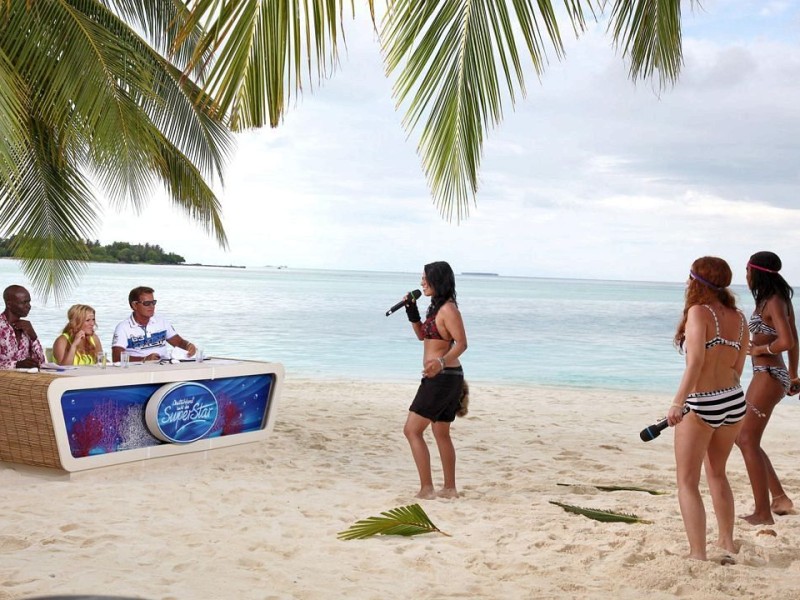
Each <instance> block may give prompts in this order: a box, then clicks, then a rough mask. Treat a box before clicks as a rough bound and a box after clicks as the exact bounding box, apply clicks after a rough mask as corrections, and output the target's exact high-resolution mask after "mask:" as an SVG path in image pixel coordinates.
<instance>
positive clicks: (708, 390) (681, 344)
mask: <svg viewBox="0 0 800 600" xmlns="http://www.w3.org/2000/svg"><path fill="white" fill-rule="evenodd" d="M731 277H732V274H731V269H730V267H729V266H728V263H726V262H725V261H724V260H722V259H721V258H716V257H713V256H706V257H703V258H698V259H697V260H696V261H694V263H692V268H691V270H690V271H689V280H688V281H687V283H686V301H685V304H684V309H683V318H682V319H681V322H680V323H679V324H678V328H677V331H676V332H675V344H676V346H677V347H678V349H679V350H680V351H681V352H682V353H685V354H686V368H685V369H684V373H683V377H682V378H681V382H680V385H679V386H678V391H677V392H676V393H675V396H674V399H673V401H672V405H671V406H670V408H669V412H668V413H667V421H668V423H669V424H670V425H671V426H676V427H675V465H676V471H677V473H676V478H677V483H678V502H679V504H680V509H681V516H682V517H683V525H684V528H685V529H686V537H687V538H688V540H689V558H693V559H697V560H706V559H707V554H706V511H705V506H704V505H703V498H702V496H701V495H700V471H701V466H702V465H703V464H704V463H705V471H706V480H707V482H708V488H709V490H710V491H711V500H712V502H713V505H714V513H715V515H716V518H717V527H718V529H719V537H718V539H717V546H719V547H720V548H721V549H722V550H723V551H724V553H725V554H724V556H723V558H722V563H723V564H732V563H733V562H734V560H733V558H732V557H731V555H732V554H735V553H736V552H737V551H738V548H737V547H736V545H735V544H734V542H733V522H734V508H733V492H732V491H731V486H730V484H729V483H728V476H727V474H726V472H725V469H726V464H727V461H728V457H729V456H730V453H731V450H732V448H733V444H734V441H735V440H736V436H737V435H738V434H739V430H740V429H741V427H742V419H743V418H744V415H745V400H744V392H743V391H742V387H741V385H740V384H739V377H740V376H741V374H742V369H743V368H744V363H745V360H746V358H747V347H748V337H747V336H746V335H745V327H746V323H745V318H744V315H743V314H742V313H741V311H740V310H738V309H737V308H736V299H735V298H734V296H733V294H731V292H730V291H729V290H728V286H729V285H730V284H731Z"/></svg>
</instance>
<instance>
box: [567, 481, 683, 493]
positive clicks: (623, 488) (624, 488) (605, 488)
mask: <svg viewBox="0 0 800 600" xmlns="http://www.w3.org/2000/svg"><path fill="white" fill-rule="evenodd" d="M556 485H563V486H567V487H573V486H574V485H579V484H572V483H557V484H556ZM591 487H593V488H595V489H597V490H600V491H601V492H645V493H648V494H650V495H651V496H663V495H664V494H666V493H667V492H662V491H659V490H649V489H647V488H643V487H636V486H633V485H593V486H591Z"/></svg>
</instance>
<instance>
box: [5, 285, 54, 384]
mask: <svg viewBox="0 0 800 600" xmlns="http://www.w3.org/2000/svg"><path fill="white" fill-rule="evenodd" d="M3 301H4V302H5V310H4V311H3V312H2V313H0V369H14V368H20V369H30V368H31V367H38V366H39V365H40V364H42V363H43V362H44V361H45V359H44V351H43V350H42V344H41V342H40V341H39V336H38V335H36V331H35V330H34V329H33V325H31V322H30V321H28V320H26V319H25V317H27V316H28V313H29V312H30V311H31V295H30V294H29V293H28V290H26V289H25V288H24V287H22V286H21V285H10V286H8V287H7V288H6V289H5V290H4V291H3Z"/></svg>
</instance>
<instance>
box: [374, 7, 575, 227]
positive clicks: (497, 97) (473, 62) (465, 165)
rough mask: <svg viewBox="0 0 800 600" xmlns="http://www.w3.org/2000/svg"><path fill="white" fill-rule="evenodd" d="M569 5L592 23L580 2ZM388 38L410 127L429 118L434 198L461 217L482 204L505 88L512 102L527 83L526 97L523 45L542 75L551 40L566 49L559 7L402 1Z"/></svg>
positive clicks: (423, 146)
mask: <svg viewBox="0 0 800 600" xmlns="http://www.w3.org/2000/svg"><path fill="white" fill-rule="evenodd" d="M568 6H569V7H570V9H571V10H570V11H568V14H569V15H570V17H571V18H572V20H573V24H574V25H575V26H576V27H579V28H581V29H582V28H583V11H582V8H581V4H580V2H572V3H568ZM537 13H538V14H537ZM540 21H541V25H540ZM517 26H518V27H517ZM542 27H543V29H544V31H545V32H546V33H545V34H543V31H542ZM518 32H521V33H518ZM381 37H382V39H383V41H384V48H385V52H386V65H387V70H388V72H389V73H392V72H395V71H397V70H399V71H400V73H399V75H398V77H397V81H396V83H395V86H394V94H395V97H396V98H397V99H398V102H399V103H400V104H403V103H405V102H408V108H407V113H406V117H405V119H404V125H405V127H406V129H408V130H409V131H410V130H413V129H414V128H415V127H416V126H417V124H418V123H419V122H420V121H422V120H424V125H423V127H422V132H421V135H420V142H419V148H418V149H419V152H420V155H421V156H422V165H423V169H424V171H425V174H426V177H427V179H428V184H429V186H430V188H431V191H432V193H433V197H434V202H435V203H436V205H437V207H438V209H439V211H440V213H441V214H442V216H443V217H445V218H446V219H448V220H452V219H453V218H454V217H455V219H456V220H457V221H460V220H461V219H464V218H466V217H467V216H468V213H469V204H470V203H472V202H474V199H475V194H476V192H477V190H478V168H479V165H480V161H481V154H482V149H483V141H484V137H485V135H486V130H487V129H489V128H492V127H494V126H496V125H497V124H498V123H499V122H500V121H501V119H502V114H503V108H502V105H503V102H502V97H503V94H504V93H505V94H507V95H508V97H509V99H510V101H511V103H512V105H513V103H514V101H515V98H516V92H517V90H519V92H520V93H521V94H522V95H523V96H524V95H525V81H524V78H523V68H522V62H521V58H520V56H521V53H520V50H519V46H520V45H522V44H524V47H526V48H527V50H528V54H529V57H530V59H531V61H532V63H533V67H534V70H535V72H536V73H537V74H539V73H541V72H542V71H543V69H544V66H545V64H546V63H547V60H548V59H547V44H546V40H547V39H549V41H550V45H552V48H553V50H554V51H555V54H556V56H557V57H559V58H560V57H561V56H562V54H563V45H562V41H561V35H560V32H559V28H558V24H557V20H556V17H555V13H554V10H553V7H552V4H551V3H550V2H538V3H536V8H534V6H533V3H531V2H529V1H525V0H515V1H514V2H511V3H510V6H509V3H508V2H506V1H505V0H478V1H475V0H457V1H456V0H454V1H450V2H425V3H419V2H417V1H416V0H397V1H395V2H392V3H391V8H390V10H389V12H388V13H387V18H386V21H385V23H384V27H383V29H382V34H381ZM518 38H521V39H520V40H519V41H518ZM501 82H502V83H501ZM503 90H505V92H503Z"/></svg>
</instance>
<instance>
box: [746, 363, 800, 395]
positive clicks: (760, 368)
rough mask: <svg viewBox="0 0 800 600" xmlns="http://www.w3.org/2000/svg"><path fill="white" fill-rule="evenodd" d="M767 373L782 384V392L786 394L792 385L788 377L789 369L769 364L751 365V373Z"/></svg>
mask: <svg viewBox="0 0 800 600" xmlns="http://www.w3.org/2000/svg"><path fill="white" fill-rule="evenodd" d="M756 373H767V374H768V375H769V376H770V377H772V378H773V379H776V380H777V381H779V382H780V384H781V385H782V386H783V393H784V394H788V393H789V388H790V387H792V380H791V379H789V371H787V370H786V367H772V366H769V365H753V374H754V375H755V374H756Z"/></svg>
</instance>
